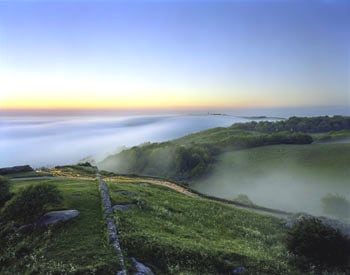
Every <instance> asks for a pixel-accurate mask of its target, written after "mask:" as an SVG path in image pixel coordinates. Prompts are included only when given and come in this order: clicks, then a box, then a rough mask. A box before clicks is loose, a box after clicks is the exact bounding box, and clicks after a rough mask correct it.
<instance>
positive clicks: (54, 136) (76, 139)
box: [0, 106, 350, 167]
mask: <svg viewBox="0 0 350 275" xmlns="http://www.w3.org/2000/svg"><path fill="white" fill-rule="evenodd" d="M210 112H211V113H221V114H222V113H224V114H228V115H227V116H224V115H208V113H204V112H203V111H193V110H189V111H184V110H182V111H181V114H180V115H179V112H177V113H178V114H177V115H168V114H162V113H159V112H158V114H157V115H155V114H152V115H150V114H146V112H143V113H142V112H141V113H140V111H138V113H137V114H135V113H134V114H133V115H131V113H130V112H129V113H128V114H122V113H117V112H116V111H112V112H101V111H97V112H93V111H91V110H90V111H85V112H82V111H79V112H77V111H73V112H67V111H65V112H57V111H37V112H32V111H24V112H23V111H16V112H8V111H3V110H0V167H4V166H13V165H22V164H29V165H32V166H33V167H42V166H46V167H47V166H54V165H60V164H70V163H76V162H77V161H80V160H82V159H85V158H94V159H96V160H101V159H103V158H104V157H105V156H107V155H108V154H112V153H116V152H118V151H120V150H121V149H122V148H124V147H130V146H134V145H139V144H141V143H144V142H161V141H166V140H170V139H174V138H177V137H181V136H183V135H186V134H190V133H193V132H197V131H201V130H205V129H208V128H212V127H218V126H223V127H225V126H229V125H232V124H234V123H237V122H247V121H250V119H249V118H248V117H247V116H267V117H270V118H271V117H283V118H288V117H290V116H293V115H295V116H317V115H350V108H348V107H347V106H345V107H344V106H336V107H334V106H331V107H299V108H260V109H257V108H254V109H247V108H246V109H228V110H220V111H219V112H217V111H213V110H210ZM185 113H187V114H186V115H185Z"/></svg>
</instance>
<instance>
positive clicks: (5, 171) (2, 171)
mask: <svg viewBox="0 0 350 275" xmlns="http://www.w3.org/2000/svg"><path fill="white" fill-rule="evenodd" d="M32 171H34V169H33V168H32V167H30V166H29V165H22V166H13V167H4V168H0V175H9V174H16V173H23V172H32Z"/></svg>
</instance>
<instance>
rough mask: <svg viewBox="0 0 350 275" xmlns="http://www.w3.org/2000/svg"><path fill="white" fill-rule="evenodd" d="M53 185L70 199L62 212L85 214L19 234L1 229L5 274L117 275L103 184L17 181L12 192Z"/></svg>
mask: <svg viewBox="0 0 350 275" xmlns="http://www.w3.org/2000/svg"><path fill="white" fill-rule="evenodd" d="M43 182H49V183H51V184H54V185H56V186H57V187H58V188H59V190H60V191H61V192H62V194H63V197H64V205H62V207H61V208H62V209H77V210H79V211H80V215H79V216H78V217H77V218H75V219H73V220H70V221H68V222H66V223H64V224H58V225H56V226H54V227H50V228H49V229H48V230H45V229H42V230H40V229H38V230H34V231H31V232H27V233H16V232H15V231H12V230H11V229H9V228H6V227H5V228H4V227H0V232H1V233H0V234H1V238H0V273H1V274H63V273H65V274H113V272H115V271H116V262H117V259H116V255H115V253H114V250H113V249H112V247H111V246H110V245H109V244H108V242H107V235H106V225H105V221H104V219H103V213H102V207H101V202H100V196H99V192H98V185H97V181H96V180H94V179H91V180H82V179H52V180H46V179H45V180H37V179H35V180H23V181H13V182H12V184H11V191H12V192H14V193H16V192H18V190H19V189H20V188H22V187H25V186H28V185H32V184H38V183H43Z"/></svg>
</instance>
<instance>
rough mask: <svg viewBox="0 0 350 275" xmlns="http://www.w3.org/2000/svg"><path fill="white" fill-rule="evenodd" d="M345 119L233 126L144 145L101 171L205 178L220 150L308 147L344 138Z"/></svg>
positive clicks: (107, 163) (106, 163)
mask: <svg viewBox="0 0 350 275" xmlns="http://www.w3.org/2000/svg"><path fill="white" fill-rule="evenodd" d="M349 129H350V118H349V117H342V116H333V117H327V116H326V117H312V118H302V117H291V118H289V119H288V120H282V121H275V122H268V121H260V122H255V121H253V122H249V123H238V124H234V125H232V126H230V127H226V128H223V127H218V128H213V129H209V130H206V131H201V132H198V133H194V134H190V135H187V136H185V137H182V138H179V139H176V140H173V141H169V142H163V143H152V144H150V143H148V144H144V145H142V146H136V147H133V148H130V149H127V150H124V151H122V152H121V153H119V154H115V155H111V156H109V157H107V158H106V159H105V160H103V161H102V162H100V163H99V164H98V166H99V167H100V168H101V169H104V170H108V171H113V172H119V173H129V174H133V173H135V174H140V175H151V176H160V177H167V178H171V179H175V180H178V181H181V180H184V181H189V180H193V179H198V178H200V177H203V176H206V175H208V173H209V172H210V171H211V170H212V168H213V164H214V163H215V162H216V160H217V156H218V155H219V154H221V153H223V152H230V151H235V150H240V149H246V148H253V147H260V146H266V145H278V144H310V143H311V142H312V141H313V138H315V139H316V140H328V141H329V140H334V139H339V138H344V137H349V133H348V132H349Z"/></svg>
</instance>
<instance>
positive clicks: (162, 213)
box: [109, 182, 291, 274]
mask: <svg viewBox="0 0 350 275" xmlns="http://www.w3.org/2000/svg"><path fill="white" fill-rule="evenodd" d="M109 186H110V190H111V196H112V200H113V202H114V203H126V202H131V203H132V204H133V205H132V206H131V210H128V211H118V212H117V213H116V214H115V219H116V221H117V224H118V230H119V233H120V240H121V244H122V247H123V250H124V252H125V253H126V254H127V255H128V256H135V257H136V258H137V259H139V260H141V261H143V262H144V263H146V264H147V265H149V266H151V267H152V268H153V269H154V270H155V271H156V272H158V273H160V274H180V273H181V274H213V273H229V272H232V270H233V269H235V268H237V267H239V266H245V267H246V268H248V270H249V272H250V273H252V274H256V273H258V272H261V273H265V274H267V273H268V274H286V273H288V272H290V271H291V270H290V268H291V267H290V266H288V264H287V254H286V251H285V249H284V246H283V245H282V242H281V238H282V234H283V232H284V229H283V221H282V220H280V219H277V218H273V217H269V216H263V215H258V214H254V213H251V212H248V211H244V210H239V209H235V208H232V207H229V206H226V205H223V204H220V203H215V202H210V201H208V200H204V199H199V198H198V199H195V198H189V197H186V196H184V195H182V194H179V193H177V192H175V191H172V190H169V189H167V188H164V187H160V186H154V185H145V184H142V183H137V182H135V183H123V184H118V183H109ZM120 190H127V191H130V192H133V193H134V194H132V195H125V194H123V193H120V192H118V191H120Z"/></svg>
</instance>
